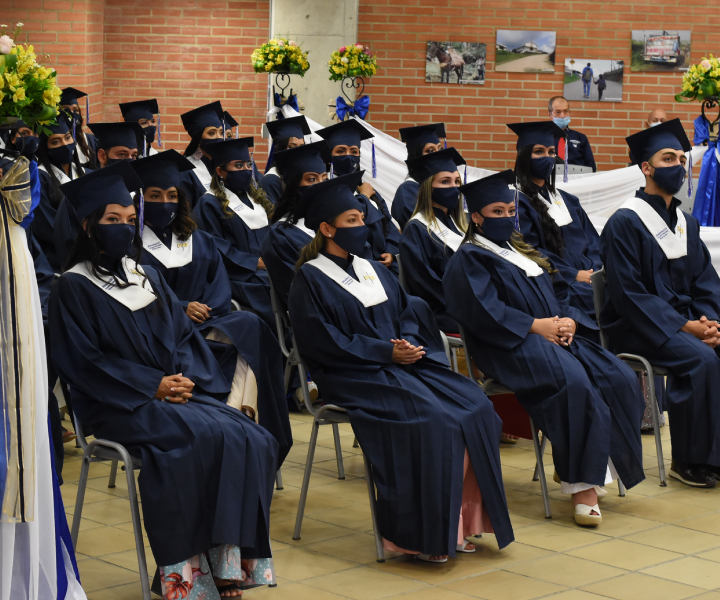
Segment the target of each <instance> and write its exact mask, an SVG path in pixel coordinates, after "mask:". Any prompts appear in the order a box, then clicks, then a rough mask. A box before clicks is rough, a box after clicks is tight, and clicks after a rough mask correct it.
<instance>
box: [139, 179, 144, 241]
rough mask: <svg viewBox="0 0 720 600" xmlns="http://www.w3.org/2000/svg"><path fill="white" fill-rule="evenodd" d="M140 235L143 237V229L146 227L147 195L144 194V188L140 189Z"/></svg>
mask: <svg viewBox="0 0 720 600" xmlns="http://www.w3.org/2000/svg"><path fill="white" fill-rule="evenodd" d="M139 207H140V210H139V212H140V237H142V234H143V229H144V228H145V195H144V194H143V191H142V188H141V189H140V202H139Z"/></svg>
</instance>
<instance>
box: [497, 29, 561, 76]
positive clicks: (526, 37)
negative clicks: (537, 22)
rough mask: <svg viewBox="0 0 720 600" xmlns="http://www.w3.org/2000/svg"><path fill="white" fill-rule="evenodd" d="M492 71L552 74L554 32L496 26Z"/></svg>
mask: <svg viewBox="0 0 720 600" xmlns="http://www.w3.org/2000/svg"><path fill="white" fill-rule="evenodd" d="M495 70H496V71H508V72H510V73H554V72H555V32H554V31H515V30H511V29H498V30H497V38H496V41H495Z"/></svg>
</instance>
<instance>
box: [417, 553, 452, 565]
mask: <svg viewBox="0 0 720 600" xmlns="http://www.w3.org/2000/svg"><path fill="white" fill-rule="evenodd" d="M413 556H414V557H415V558H417V559H418V560H422V561H424V562H431V563H446V562H447V558H430V556H431V555H430V554H413Z"/></svg>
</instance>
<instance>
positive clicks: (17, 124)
mask: <svg viewBox="0 0 720 600" xmlns="http://www.w3.org/2000/svg"><path fill="white" fill-rule="evenodd" d="M23 127H26V128H27V129H32V127H30V125H28V124H27V123H26V122H25V121H23V120H22V119H18V120H17V121H15V122H14V123H11V124H10V131H11V132H13V133H14V132H15V131H17V130H18V129H22V128H23Z"/></svg>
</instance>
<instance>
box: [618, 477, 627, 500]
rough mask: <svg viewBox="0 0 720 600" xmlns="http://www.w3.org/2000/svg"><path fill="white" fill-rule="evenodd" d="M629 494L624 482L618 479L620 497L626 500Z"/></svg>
mask: <svg viewBox="0 0 720 600" xmlns="http://www.w3.org/2000/svg"><path fill="white" fill-rule="evenodd" d="M626 494H627V490H626V489H625V485H624V484H623V482H622V480H621V479H620V478H619V477H618V496H620V497H621V498H624V497H625V496H626Z"/></svg>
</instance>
